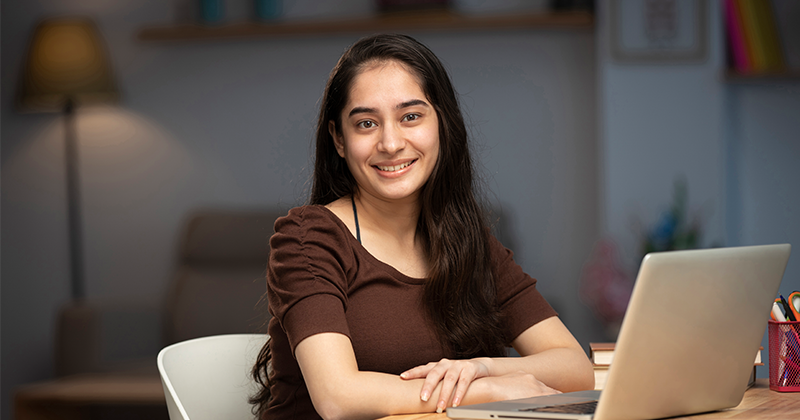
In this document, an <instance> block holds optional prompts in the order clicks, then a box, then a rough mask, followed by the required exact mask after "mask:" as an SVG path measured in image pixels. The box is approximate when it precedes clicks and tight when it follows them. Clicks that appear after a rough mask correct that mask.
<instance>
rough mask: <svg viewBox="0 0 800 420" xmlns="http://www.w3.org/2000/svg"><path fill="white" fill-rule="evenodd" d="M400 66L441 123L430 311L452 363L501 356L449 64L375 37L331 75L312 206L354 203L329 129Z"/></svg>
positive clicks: (428, 197)
mask: <svg viewBox="0 0 800 420" xmlns="http://www.w3.org/2000/svg"><path fill="white" fill-rule="evenodd" d="M387 61H397V62H400V63H401V64H403V65H404V66H405V68H406V69H407V70H409V71H410V72H412V73H413V74H414V75H415V76H417V78H418V80H419V82H420V85H421V88H422V91H423V92H424V93H425V95H426V96H427V99H428V100H429V101H430V102H431V104H432V105H433V107H434V109H435V110H436V114H437V116H438V119H439V159H438V161H437V162H436V165H435V167H434V169H433V172H432V173H431V176H430V178H429V179H428V181H427V182H426V183H425V185H424V186H423V187H422V191H421V193H420V216H419V221H418V223H417V234H418V235H420V237H421V238H422V239H423V244H424V247H425V251H426V254H427V256H428V258H429V260H430V273H429V275H428V279H427V281H426V283H425V289H424V292H423V300H424V307H425V308H426V309H427V312H428V315H429V316H430V319H431V321H432V323H433V325H434V326H435V328H436V331H437V332H438V336H439V339H440V340H441V343H442V345H443V346H444V348H446V349H448V350H450V353H451V354H452V357H453V358H457V359H462V358H471V357H478V356H502V355H504V354H505V341H504V337H503V335H502V333H501V330H500V328H499V325H500V317H499V310H498V308H497V304H496V299H495V297H496V287H495V282H494V278H493V276H492V270H491V261H490V255H489V237H488V235H489V231H488V227H487V223H486V221H485V219H484V213H483V211H482V209H481V207H480V205H479V203H478V200H477V199H476V192H475V185H474V176H473V166H472V159H471V158H470V152H469V144H468V142H467V129H466V126H465V124H464V119H463V117H462V115H461V110H460V108H459V105H458V100H457V99H456V94H455V90H454V89H453V85H452V83H451V82H450V78H449V76H448V75H447V71H446V70H445V68H444V66H443V65H442V63H441V62H440V61H439V59H438V58H437V57H436V55H434V54H433V52H431V50H429V49H428V48H427V47H426V46H424V45H422V44H421V43H419V42H418V41H416V40H415V39H413V38H411V37H409V36H405V35H374V36H370V37H366V38H362V39H361V40H359V41H358V42H356V43H355V44H353V45H352V46H351V47H350V48H349V49H348V50H347V51H345V53H344V54H343V55H342V57H341V58H340V59H339V62H338V63H337V64H336V67H334V68H333V70H332V71H331V74H330V77H329V78H328V83H327V85H326V87H325V93H324V95H323V97H322V103H321V106H320V112H319V120H318V121H317V138H316V157H315V162H314V176H313V184H312V188H311V197H310V204H320V205H325V204H328V203H331V202H333V201H335V200H337V199H339V198H341V197H345V196H348V195H353V194H355V193H356V191H357V188H358V186H357V184H356V181H355V179H354V178H353V175H352V174H351V173H350V170H349V169H348V167H347V163H346V162H345V161H344V159H342V158H341V157H340V156H339V155H338V153H337V152H336V149H335V146H334V142H333V138H332V137H331V135H330V133H329V132H328V123H329V122H330V121H333V122H334V123H335V124H336V129H337V130H340V129H341V126H342V123H341V119H342V110H343V109H344V107H345V105H346V104H347V101H348V95H349V93H350V87H351V86H352V84H353V80H354V79H355V78H356V76H357V75H359V74H360V72H361V71H363V70H364V69H365V67H366V66H369V65H371V64H376V63H381V62H387ZM270 358H271V354H270V345H269V343H267V345H265V346H264V348H263V349H262V350H261V354H260V355H259V358H258V361H257V364H256V366H255V367H254V368H253V376H254V378H255V379H256V381H257V382H258V383H260V384H261V388H262V389H261V391H260V392H259V393H258V394H257V395H256V396H254V397H253V399H252V400H251V402H253V403H254V404H256V410H257V411H258V412H263V411H264V410H266V406H267V403H268V401H269V396H270V393H269V385H270V380H269V375H268V374H267V372H268V367H269V360H270Z"/></svg>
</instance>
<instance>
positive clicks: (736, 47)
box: [723, 0, 753, 73]
mask: <svg viewBox="0 0 800 420" xmlns="http://www.w3.org/2000/svg"><path fill="white" fill-rule="evenodd" d="M723 6H724V8H725V23H726V25H727V29H728V30H727V33H728V46H729V48H730V52H731V55H732V58H733V63H732V64H733V68H734V69H735V70H736V71H738V72H739V73H750V72H751V71H753V65H752V62H751V59H750V56H749V54H748V51H747V43H746V40H745V36H744V30H743V28H742V16H741V12H740V10H739V8H738V6H737V4H736V0H725V3H724V4H723Z"/></svg>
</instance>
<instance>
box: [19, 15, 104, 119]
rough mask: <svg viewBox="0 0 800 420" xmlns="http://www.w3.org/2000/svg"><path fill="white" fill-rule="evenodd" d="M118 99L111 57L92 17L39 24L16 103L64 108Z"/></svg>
mask: <svg viewBox="0 0 800 420" xmlns="http://www.w3.org/2000/svg"><path fill="white" fill-rule="evenodd" d="M117 99H118V93H117V89H116V86H115V85H114V77H113V75H112V72H111V66H110V65H109V61H108V57H107V55H106V53H105V50H104V48H103V45H102V42H101V40H100V36H99V32H98V31H97V27H96V26H95V25H94V23H92V21H91V20H89V19H83V18H59V19H48V20H43V21H41V22H39V24H38V25H37V26H36V30H35V31H34V34H33V38H32V39H31V43H30V47H29V50H28V57H27V59H26V61H25V68H24V70H23V75H22V86H21V89H20V92H19V96H18V100H17V104H18V106H19V108H20V110H22V111H33V112H37V111H39V112H48V111H62V110H63V109H64V107H65V106H66V105H67V103H70V104H71V105H79V104H85V103H94V102H114V101H116V100H117Z"/></svg>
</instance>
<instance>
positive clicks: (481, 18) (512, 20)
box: [137, 10, 594, 42]
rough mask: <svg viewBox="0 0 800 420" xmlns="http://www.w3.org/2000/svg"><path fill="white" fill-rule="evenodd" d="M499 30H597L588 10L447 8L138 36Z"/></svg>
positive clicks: (151, 31) (162, 30) (156, 29)
mask: <svg viewBox="0 0 800 420" xmlns="http://www.w3.org/2000/svg"><path fill="white" fill-rule="evenodd" d="M500 29H504V30H505V29H540V30H544V29H547V30H587V31H590V30H593V29H594V15H592V14H591V13H589V12H583V11H571V12H544V13H522V14H507V15H464V14H459V13H456V12H453V11H445V10H441V11H417V12H404V13H400V12H396V13H383V14H379V15H375V16H365V17H355V18H348V19H336V20H313V21H311V20H309V21H295V22H292V21H287V22H280V21H278V22H274V23H259V22H237V23H231V24H225V25H218V26H207V25H200V24H174V25H161V26H150V27H146V28H143V29H141V30H140V31H139V32H138V34H137V38H138V39H139V40H141V41H145V42H169V41H210V40H226V39H231V40H232V39H256V38H278V37H300V36H321V35H334V34H348V33H371V32H397V31H401V32H402V31H435V32H447V31H450V32H452V31H480V30H500Z"/></svg>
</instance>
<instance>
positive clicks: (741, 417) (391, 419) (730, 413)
mask: <svg viewBox="0 0 800 420" xmlns="http://www.w3.org/2000/svg"><path fill="white" fill-rule="evenodd" d="M797 418H800V392H775V391H770V390H769V379H766V378H763V379H757V380H756V384H755V385H754V386H753V387H752V388H750V389H748V390H747V392H745V394H744V398H743V399H742V402H741V403H740V404H739V405H738V406H736V407H734V408H729V409H727V410H722V411H715V412H712V413H706V414H701V415H694V416H687V417H672V418H670V420H673V419H697V420H710V419H735V420H769V419H775V420H789V419H797ZM446 419H447V416H446V415H445V414H408V415H401V416H388V417H384V418H383V419H382V420H446Z"/></svg>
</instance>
